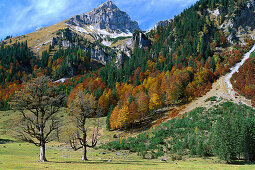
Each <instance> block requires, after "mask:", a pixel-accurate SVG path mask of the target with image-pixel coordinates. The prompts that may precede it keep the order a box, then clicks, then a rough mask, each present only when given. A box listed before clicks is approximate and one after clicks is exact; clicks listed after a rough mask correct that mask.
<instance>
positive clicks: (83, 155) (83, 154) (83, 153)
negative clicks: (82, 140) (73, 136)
mask: <svg viewBox="0 0 255 170" xmlns="http://www.w3.org/2000/svg"><path fill="white" fill-rule="evenodd" d="M82 151H83V152H82V160H83V161H87V160H88V158H87V149H86V145H85V146H83V147H82Z"/></svg>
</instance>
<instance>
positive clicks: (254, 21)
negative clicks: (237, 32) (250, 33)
mask: <svg viewBox="0 0 255 170" xmlns="http://www.w3.org/2000/svg"><path fill="white" fill-rule="evenodd" d="M254 10H255V3H254V0H250V1H249V2H248V3H247V5H246V7H245V8H244V9H243V10H241V12H240V14H238V15H236V17H235V20H234V25H233V27H235V28H239V27H240V26H242V27H243V28H246V29H252V30H253V29H254V28H255V13H254Z"/></svg>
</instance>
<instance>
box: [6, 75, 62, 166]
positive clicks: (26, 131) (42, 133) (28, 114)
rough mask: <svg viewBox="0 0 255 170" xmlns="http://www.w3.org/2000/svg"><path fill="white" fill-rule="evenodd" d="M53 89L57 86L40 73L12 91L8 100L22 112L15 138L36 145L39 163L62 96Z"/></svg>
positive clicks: (43, 157)
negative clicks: (11, 97)
mask: <svg viewBox="0 0 255 170" xmlns="http://www.w3.org/2000/svg"><path fill="white" fill-rule="evenodd" d="M56 90H57V86H56V85H55V84H53V83H51V80H50V79H49V78H48V77H45V76H42V77H39V78H36V79H33V80H32V81H30V82H28V83H26V84H25V85H24V88H23V89H20V90H18V91H16V92H15V95H14V97H13V99H12V101H11V102H10V105H11V108H12V109H13V110H16V111H19V112H20V113H21V115H22V116H21V118H22V119H21V120H20V121H19V123H18V127H17V128H16V132H18V137H19V138H20V139H22V140H24V141H26V142H30V143H33V144H35V145H36V146H38V147H40V162H45V161H47V159H46V156H45V145H46V143H48V142H50V141H51V140H52V139H53V136H54V133H53V132H54V131H56V130H58V128H59V126H60V121H59V119H58V117H57V113H58V112H59V111H60V108H61V107H62V105H63V103H64V100H65V96H64V95H63V94H59V93H57V91H56Z"/></svg>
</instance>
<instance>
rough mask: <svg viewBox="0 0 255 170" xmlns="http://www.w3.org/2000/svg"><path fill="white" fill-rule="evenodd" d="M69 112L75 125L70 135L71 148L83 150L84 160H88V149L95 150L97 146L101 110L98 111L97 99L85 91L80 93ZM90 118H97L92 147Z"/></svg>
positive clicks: (71, 104) (70, 106)
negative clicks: (89, 136)
mask: <svg viewBox="0 0 255 170" xmlns="http://www.w3.org/2000/svg"><path fill="white" fill-rule="evenodd" d="M68 111H69V113H70V116H71V120H72V122H73V124H74V129H73V131H72V132H71V133H70V134H69V142H70V145H71V147H72V148H73V149H74V150H75V151H76V150H79V149H82V150H83V154H82V160H88V158H87V147H90V148H93V147H95V146H96V144H97V137H98V128H99V119H98V118H99V116H100V114H101V109H97V103H96V100H95V97H94V96H93V95H91V94H89V93H86V92H85V91H78V93H77V95H76V96H75V98H74V99H73V101H72V102H71V103H70V105H69V107H68ZM90 118H97V124H96V125H95V128H94V131H93V133H92V136H91V145H89V144H88V138H87V137H88V129H89V127H88V121H90Z"/></svg>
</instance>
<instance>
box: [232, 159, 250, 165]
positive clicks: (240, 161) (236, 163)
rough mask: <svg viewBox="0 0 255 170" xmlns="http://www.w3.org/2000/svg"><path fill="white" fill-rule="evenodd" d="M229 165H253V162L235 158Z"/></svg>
mask: <svg viewBox="0 0 255 170" xmlns="http://www.w3.org/2000/svg"><path fill="white" fill-rule="evenodd" d="M229 164H230V165H255V162H249V161H245V160H237V161H233V162H231V163H229Z"/></svg>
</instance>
